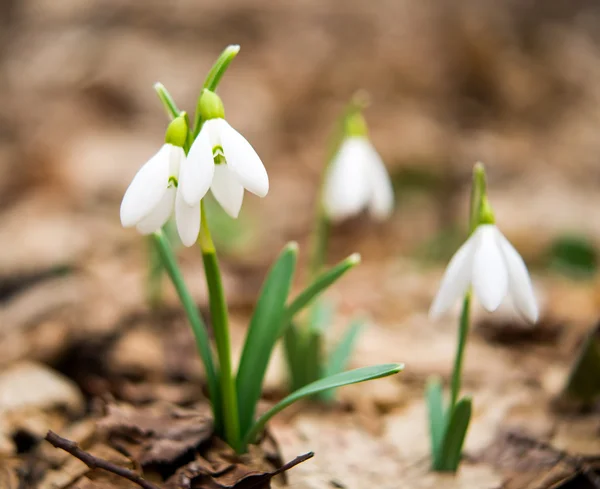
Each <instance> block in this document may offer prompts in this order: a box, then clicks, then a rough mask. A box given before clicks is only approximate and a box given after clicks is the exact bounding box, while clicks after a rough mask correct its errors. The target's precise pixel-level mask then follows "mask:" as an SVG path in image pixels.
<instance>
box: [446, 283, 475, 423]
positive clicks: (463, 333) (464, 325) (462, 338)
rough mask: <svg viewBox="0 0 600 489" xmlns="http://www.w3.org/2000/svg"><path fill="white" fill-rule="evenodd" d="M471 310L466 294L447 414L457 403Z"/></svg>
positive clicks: (468, 293) (468, 294)
mask: <svg viewBox="0 0 600 489" xmlns="http://www.w3.org/2000/svg"><path fill="white" fill-rule="evenodd" d="M470 310H471V292H470V291H469V292H467V295H466V296H465V300H464V301H463V307H462V312H461V315H460V325H459V329H458V346H457V347H456V357H455V358H454V369H453V370H452V384H451V385H450V409H449V410H448V413H450V415H451V413H452V412H453V411H454V406H456V402H457V401H458V395H459V393H460V386H461V382H462V366H463V356H464V352H465V345H466V343H467V335H468V334H469V322H470V321H469V319H470V318H469V316H470Z"/></svg>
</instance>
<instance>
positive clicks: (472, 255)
mask: <svg viewBox="0 0 600 489" xmlns="http://www.w3.org/2000/svg"><path fill="white" fill-rule="evenodd" d="M471 285H472V286H473V290H474V292H475V295H476V296H477V298H478V299H479V301H480V302H481V304H482V306H483V307H484V308H485V309H487V310H488V311H490V312H493V311H495V310H496V309H497V308H498V306H500V304H501V302H502V301H503V299H504V298H505V297H506V295H509V296H510V299H511V301H512V302H513V304H514V305H515V307H516V308H517V310H518V311H519V312H520V313H521V314H522V315H523V316H524V317H525V318H526V319H527V320H529V321H531V322H536V321H537V319H538V307H537V304H536V300H535V296H534V294H533V288H532V285H531V279H530V278H529V273H528V271H527V267H526V266H525V262H524V261H523V258H521V255H519V253H518V252H517V250H515V248H514V247H513V246H512V245H511V244H510V242H509V241H508V240H507V239H506V238H505V237H504V235H503V234H502V233H501V232H500V230H499V229H498V228H497V227H496V225H495V224H491V223H486V224H482V225H480V226H478V227H477V228H476V229H475V231H474V232H473V234H472V235H471V237H470V238H469V239H468V240H467V241H466V242H465V243H464V244H463V245H462V246H461V247H460V248H459V250H458V251H457V252H456V253H455V255H454V256H453V257H452V259H451V260H450V263H449V264H448V268H447V269H446V272H445V274H444V277H443V278H442V284H441V286H440V289H439V291H438V293H437V296H436V297H435V299H434V301H433V304H432V306H431V309H430V311H429V316H430V317H431V318H432V319H435V318H437V317H439V316H441V315H442V314H443V313H445V312H446V311H447V310H448V309H449V308H450V307H451V306H452V305H453V304H454V303H455V302H456V301H457V300H458V299H459V298H461V297H463V296H464V295H465V294H466V292H467V290H468V289H469V286H471Z"/></svg>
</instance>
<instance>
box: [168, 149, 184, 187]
mask: <svg viewBox="0 0 600 489" xmlns="http://www.w3.org/2000/svg"><path fill="white" fill-rule="evenodd" d="M169 146H170V147H171V148H170V153H169V176H170V177H175V178H177V179H178V180H179V170H180V169H181V164H182V163H183V162H184V161H185V151H183V148H180V147H179V146H173V145H172V144H169Z"/></svg>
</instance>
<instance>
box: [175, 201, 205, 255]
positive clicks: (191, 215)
mask: <svg viewBox="0 0 600 489" xmlns="http://www.w3.org/2000/svg"><path fill="white" fill-rule="evenodd" d="M175 223H176V224H177V232H178V233H179V238H180V239H181V242H182V243H183V244H184V245H185V246H192V245H193V244H194V243H195V242H196V240H197V239H198V233H199V232H200V202H199V201H198V202H197V203H196V204H194V205H188V204H187V203H186V202H185V200H184V199H183V196H182V194H181V192H179V191H178V192H177V196H176V197H175Z"/></svg>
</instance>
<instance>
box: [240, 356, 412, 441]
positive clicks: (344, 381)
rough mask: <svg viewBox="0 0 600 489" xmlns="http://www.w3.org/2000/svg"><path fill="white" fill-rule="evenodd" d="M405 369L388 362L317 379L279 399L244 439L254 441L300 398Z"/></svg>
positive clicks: (397, 364) (400, 365)
mask: <svg viewBox="0 0 600 489" xmlns="http://www.w3.org/2000/svg"><path fill="white" fill-rule="evenodd" d="M402 369H404V365H403V364H401V363H388V364H384V365H375V366H372V367H363V368H357V369H355V370H349V371H348V372H342V373H339V374H336V375H332V376H331V377H326V378H324V379H320V380H317V381H316V382H313V383H311V384H308V385H306V386H304V387H302V388H301V389H298V390H297V391H296V392H293V393H292V394H290V395H289V396H287V397H286V398H284V399H282V400H281V401H279V402H278V403H277V404H276V405H275V406H273V407H272V408H271V409H269V410H268V411H267V412H266V413H265V414H263V415H262V416H261V417H260V418H259V419H258V421H256V423H255V424H254V426H252V429H251V430H249V431H248V433H247V434H246V437H245V439H244V444H245V445H247V444H248V443H252V442H253V441H254V440H255V439H256V436H257V435H258V433H260V431H261V430H262V429H263V428H264V427H265V425H266V424H267V421H269V420H270V419H271V418H272V417H273V416H275V415H276V414H277V413H279V412H280V411H282V410H283V409H285V408H286V407H288V406H289V405H290V404H293V403H294V402H296V401H299V400H300V399H303V398H305V397H308V396H314V395H315V394H318V393H319V392H322V391H325V390H328V389H334V388H336V387H341V386H344V385H349V384H357V383H359V382H365V381H367V380H373V379H379V378H381V377H387V376H388V375H393V374H396V373H398V372H400V371H401V370H402Z"/></svg>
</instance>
